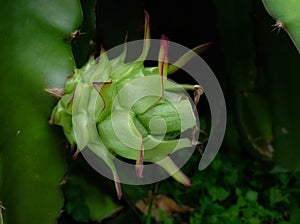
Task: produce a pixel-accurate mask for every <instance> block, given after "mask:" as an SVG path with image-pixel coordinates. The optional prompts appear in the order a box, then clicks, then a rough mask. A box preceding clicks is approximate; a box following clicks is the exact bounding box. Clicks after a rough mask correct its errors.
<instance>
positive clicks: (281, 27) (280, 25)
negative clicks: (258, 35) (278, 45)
mask: <svg viewBox="0 0 300 224" xmlns="http://www.w3.org/2000/svg"><path fill="white" fill-rule="evenodd" d="M272 26H273V27H274V28H273V30H272V31H271V32H273V31H275V30H277V35H278V34H279V32H280V30H285V27H284V24H283V22H281V20H277V21H276V23H275V24H273V25H272Z"/></svg>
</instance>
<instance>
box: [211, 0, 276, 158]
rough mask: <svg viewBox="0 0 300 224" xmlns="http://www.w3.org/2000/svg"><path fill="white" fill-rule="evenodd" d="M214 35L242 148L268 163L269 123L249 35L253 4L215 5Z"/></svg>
mask: <svg viewBox="0 0 300 224" xmlns="http://www.w3.org/2000/svg"><path fill="white" fill-rule="evenodd" d="M214 2H215V6H216V9H217V22H218V32H219V36H220V43H221V47H222V51H223V56H224V63H225V68H224V70H223V71H222V73H224V76H227V77H228V81H229V85H230V89H231V91H232V96H230V100H231V101H232V102H233V103H232V104H231V105H230V107H231V110H232V111H233V113H234V119H235V122H236V126H237V128H238V132H239V138H240V140H241V142H242V145H243V146H244V147H245V148H246V149H247V150H248V151H250V152H251V153H252V154H255V155H257V156H258V157H260V158H262V159H265V160H272V157H273V155H272V149H273V146H272V144H273V130H272V127H273V123H272V119H271V111H270V108H269V105H268V100H267V98H266V95H265V94H262V93H264V91H265V90H267V89H266V88H265V87H264V85H265V83H263V82H264V78H263V75H264V74H262V73H261V72H260V71H259V69H258V68H257V65H256V57H257V56H256V51H255V50H256V48H255V40H254V38H253V37H254V35H255V33H254V32H253V31H254V30H253V24H252V22H253V16H252V13H253V8H254V1H252V0H247V1H240V0H229V1H218V0H215V1H214Z"/></svg>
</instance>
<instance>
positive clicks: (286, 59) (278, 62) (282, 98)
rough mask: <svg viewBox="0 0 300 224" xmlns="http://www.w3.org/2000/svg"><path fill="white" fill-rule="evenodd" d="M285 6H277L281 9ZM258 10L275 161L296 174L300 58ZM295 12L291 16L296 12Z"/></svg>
mask: <svg viewBox="0 0 300 224" xmlns="http://www.w3.org/2000/svg"><path fill="white" fill-rule="evenodd" d="M288 2H290V1H286V2H282V3H281V4H280V5H281V6H282V9H284V8H285V6H284V5H285V4H286V3H288ZM260 6H261V7H258V9H259V10H257V16H258V19H257V21H256V23H255V27H256V31H257V32H256V33H257V51H258V60H259V61H260V64H259V66H260V70H261V71H262V74H264V76H265V79H266V83H267V85H266V89H265V92H266V95H267V97H268V101H269V106H270V111H271V115H272V116H271V118H272V128H273V132H274V136H273V138H274V143H273V147H274V160H275V161H276V162H277V164H279V165H280V166H281V167H283V168H285V169H290V170H293V171H299V170H300V163H299V161H300V154H299V150H298V149H299V133H300V130H299V128H300V122H299V111H300V106H299V94H298V92H299V87H298V84H299V82H300V76H299V74H300V65H299V62H300V55H299V52H298V51H297V50H296V48H295V47H294V45H293V43H292V41H290V39H289V36H288V34H287V33H285V32H280V33H279V34H277V33H276V32H270V29H269V27H270V24H271V23H272V21H273V19H272V18H270V16H269V15H268V14H267V13H266V12H265V10H264V8H263V6H262V4H261V5H260ZM277 7H280V6H277ZM294 9H295V11H293V12H292V14H293V13H296V12H298V11H296V7H295V8H294Z"/></svg>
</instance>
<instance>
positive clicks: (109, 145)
mask: <svg viewBox="0 0 300 224" xmlns="http://www.w3.org/2000/svg"><path fill="white" fill-rule="evenodd" d="M149 29H150V28H149V15H148V14H147V13H146V14H145V35H144V47H143V52H142V54H141V56H140V57H139V58H138V59H137V60H136V61H133V62H129V63H125V62H124V59H125V56H126V49H124V52H123V53H122V54H121V55H120V56H119V57H117V58H115V59H112V60H110V59H109V58H108V57H107V55H106V52H105V51H104V50H103V49H102V51H101V54H100V57H99V59H97V60H94V59H93V58H91V59H90V60H89V62H88V63H87V64H86V65H85V66H84V67H83V68H82V69H75V70H74V74H73V75H72V76H70V77H69V79H68V80H67V83H66V88H65V90H64V95H63V96H62V98H61V99H60V101H59V102H58V104H57V106H56V107H55V108H54V110H53V113H52V118H51V121H52V122H53V123H54V124H57V125H61V126H62V127H63V129H64V132H65V134H66V137H67V138H68V140H69V141H70V143H71V144H72V145H74V144H76V145H77V152H76V154H78V153H79V152H80V151H81V150H82V149H83V148H85V147H88V148H90V149H91V150H92V151H93V152H94V153H95V154H97V155H98V156H99V157H101V158H102V159H103V160H104V161H105V162H106V163H107V165H108V166H109V167H110V169H111V170H112V172H113V175H114V178H115V182H116V189H117V191H118V195H119V197H120V196H121V189H120V184H119V177H118V174H117V171H116V169H115V167H114V163H113V159H114V157H115V156H116V155H118V156H120V157H123V158H125V159H131V160H136V172H137V175H138V176H140V177H142V171H143V162H144V161H146V162H155V163H157V164H159V165H160V166H162V167H163V168H164V169H166V171H167V172H169V173H170V175H172V176H173V177H174V178H175V179H176V180H178V181H179V182H181V183H183V184H185V185H190V182H189V180H188V178H187V177H186V176H185V175H184V174H183V173H181V172H180V171H179V170H178V168H176V165H175V164H174V163H173V162H172V160H171V159H170V158H169V157H168V156H169V154H171V153H173V152H175V151H177V150H180V149H182V148H186V147H191V146H192V143H191V140H190V139H188V138H178V137H179V135H180V134H181V133H182V132H183V131H186V130H188V129H192V128H194V127H196V125H197V122H196V116H195V115H194V110H193V106H192V104H191V101H190V99H189V98H188V97H187V96H186V95H185V90H184V88H182V87H181V86H180V85H178V84H176V83H174V82H171V81H169V80H167V78H166V76H167V74H168V67H169V64H168V40H167V38H166V37H164V36H163V37H162V39H161V46H160V52H159V55H158V66H157V67H152V68H145V67H144V60H145V58H146V56H147V53H148V50H149V48H150V39H149V38H150V33H149ZM185 57H186V56H185ZM182 61H183V62H184V63H185V62H186V60H182ZM168 89H172V91H169V90H168ZM76 154H75V155H76ZM163 159H164V160H163ZM161 160H163V161H161Z"/></svg>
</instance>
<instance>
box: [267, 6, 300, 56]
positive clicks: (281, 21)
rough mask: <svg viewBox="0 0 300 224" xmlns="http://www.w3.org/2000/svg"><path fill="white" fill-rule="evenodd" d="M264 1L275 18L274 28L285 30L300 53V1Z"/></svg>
mask: <svg viewBox="0 0 300 224" xmlns="http://www.w3.org/2000/svg"><path fill="white" fill-rule="evenodd" d="M262 2H263V3H264V6H265V8H266V9H267V11H268V12H269V14H270V15H271V16H272V17H273V18H274V19H275V23H274V24H273V26H274V30H278V31H280V30H285V31H286V32H287V33H288V34H289V36H290V38H291V39H292V41H293V43H294V44H295V46H296V48H297V50H298V52H299V53H300V23H299V21H300V13H299V11H300V1H298V0H285V1H280V0H262Z"/></svg>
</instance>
